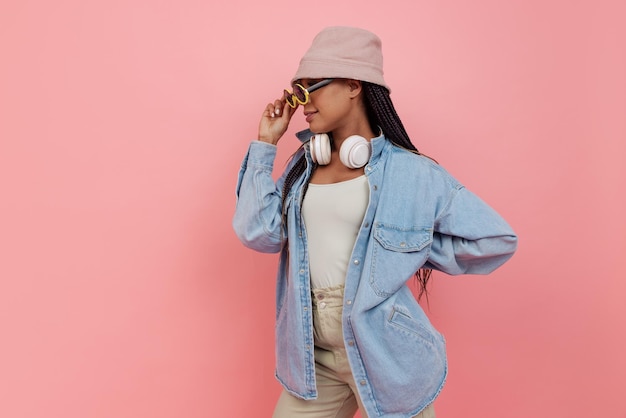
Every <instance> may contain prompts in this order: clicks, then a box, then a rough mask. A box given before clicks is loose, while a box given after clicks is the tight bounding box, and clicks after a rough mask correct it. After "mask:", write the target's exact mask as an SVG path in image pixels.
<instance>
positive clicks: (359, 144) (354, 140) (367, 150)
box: [311, 134, 372, 168]
mask: <svg viewBox="0 0 626 418" xmlns="http://www.w3.org/2000/svg"><path fill="white" fill-rule="evenodd" d="M330 155H331V146H330V138H329V137H328V134H316V135H313V136H312V137H311V158H313V162H315V163H317V164H319V165H327V164H328V163H330ZM371 155H372V145H371V144H370V142H369V141H368V140H367V139H365V138H363V137H362V136H359V135H352V136H349V137H347V138H346V139H345V141H343V143H342V144H341V149H340V150H339V159H340V160H341V162H342V163H343V165H345V166H346V167H348V168H361V167H363V166H364V165H365V164H367V163H368V161H369V160H370V156H371Z"/></svg>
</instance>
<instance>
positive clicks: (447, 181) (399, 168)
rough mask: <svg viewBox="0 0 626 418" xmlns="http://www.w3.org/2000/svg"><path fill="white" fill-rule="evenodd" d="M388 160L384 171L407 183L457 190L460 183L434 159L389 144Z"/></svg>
mask: <svg viewBox="0 0 626 418" xmlns="http://www.w3.org/2000/svg"><path fill="white" fill-rule="evenodd" d="M389 145H390V146H389V159H388V162H387V167H386V169H385V171H388V172H389V173H393V175H394V177H396V178H405V179H406V180H407V181H413V182H420V183H421V182H424V181H427V182H429V183H431V184H433V185H434V184H437V183H439V184H441V185H442V186H443V187H446V188H457V187H458V186H460V183H459V182H458V180H457V179H455V178H454V177H453V176H452V175H451V174H450V173H449V172H448V171H447V170H446V169H445V168H444V167H443V166H442V165H441V164H439V163H438V162H437V161H435V160H434V159H432V158H430V157H428V156H426V155H424V154H419V153H416V152H413V151H410V150H407V149H404V148H400V147H398V146H396V145H393V144H391V143H389Z"/></svg>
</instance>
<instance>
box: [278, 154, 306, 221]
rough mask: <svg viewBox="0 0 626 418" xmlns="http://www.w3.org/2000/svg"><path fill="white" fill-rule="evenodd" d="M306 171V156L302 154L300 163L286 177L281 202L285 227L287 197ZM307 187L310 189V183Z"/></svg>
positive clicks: (297, 162)
mask: <svg viewBox="0 0 626 418" xmlns="http://www.w3.org/2000/svg"><path fill="white" fill-rule="evenodd" d="M305 170H306V157H305V155H304V154H302V156H301V157H300V158H299V159H298V161H296V163H295V164H294V165H293V167H291V170H289V173H287V176H286V177H285V182H284V184H283V193H282V201H281V203H282V204H281V208H282V221H283V226H286V225H287V210H286V209H285V206H286V205H285V203H286V201H287V196H288V195H289V191H290V190H291V187H292V186H293V184H294V183H295V182H296V180H297V179H298V178H300V176H301V175H302V174H303V173H304V171H305ZM306 187H307V188H308V183H307V185H306Z"/></svg>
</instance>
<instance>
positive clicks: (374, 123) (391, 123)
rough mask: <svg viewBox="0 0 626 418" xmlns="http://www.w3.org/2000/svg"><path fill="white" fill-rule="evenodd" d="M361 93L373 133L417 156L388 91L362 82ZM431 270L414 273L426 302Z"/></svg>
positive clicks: (415, 148) (420, 292)
mask: <svg viewBox="0 0 626 418" xmlns="http://www.w3.org/2000/svg"><path fill="white" fill-rule="evenodd" d="M362 84H363V92H364V99H365V107H366V109H367V116H368V119H369V122H370V125H371V128H372V130H373V131H374V132H377V131H378V129H379V127H380V129H382V130H383V132H384V134H385V137H387V138H388V139H389V141H391V142H392V143H393V144H394V145H396V146H399V147H400V148H405V149H407V150H410V151H414V152H415V153H417V154H420V152H419V151H418V150H417V147H415V145H413V143H412V142H411V139H410V138H409V134H408V133H407V132H406V129H405V128H404V125H403V124H402V121H401V120H400V117H399V116H398V113H397V112H396V109H395V107H394V106H393V102H392V101H391V97H390V96H389V91H388V90H387V89H386V88H384V87H382V86H379V85H377V84H372V83H366V82H362ZM431 273H432V270H431V269H419V270H417V271H416V272H415V278H416V280H417V282H418V284H419V286H420V289H419V295H418V299H421V297H422V295H426V300H427V301H428V290H427V288H426V285H427V284H428V281H429V280H430V277H431Z"/></svg>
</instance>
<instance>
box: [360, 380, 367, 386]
mask: <svg viewBox="0 0 626 418" xmlns="http://www.w3.org/2000/svg"><path fill="white" fill-rule="evenodd" d="M359 383H360V384H361V386H365V385H367V382H366V381H365V380H361V381H360V382H359Z"/></svg>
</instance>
